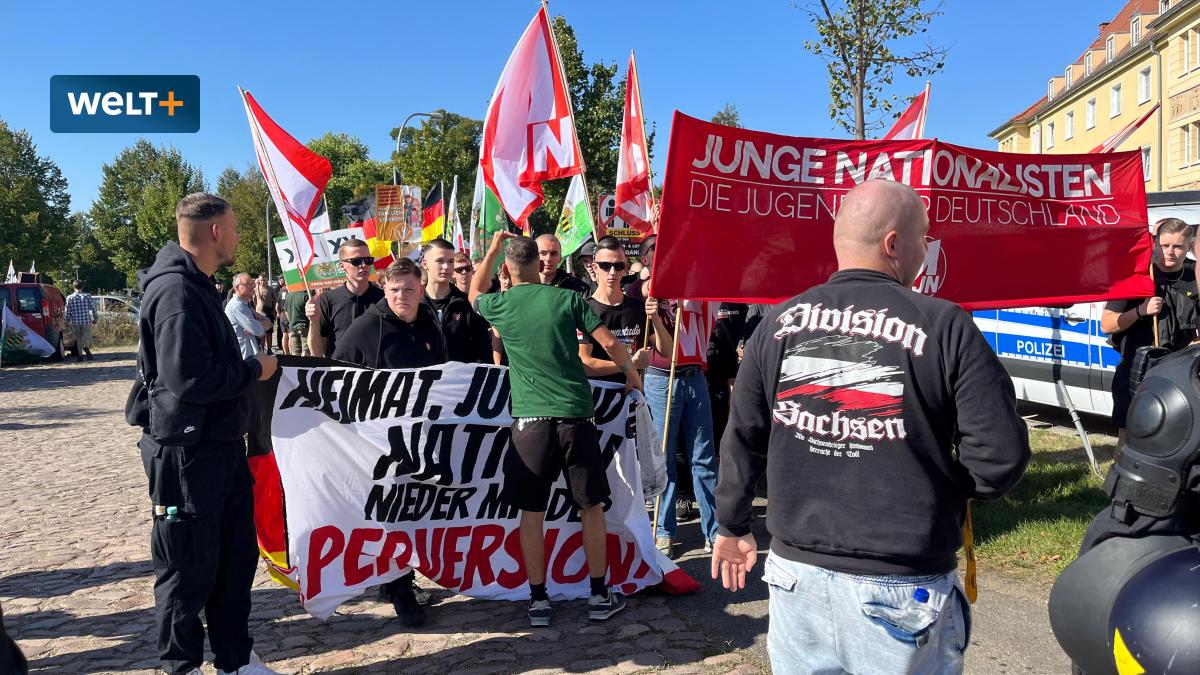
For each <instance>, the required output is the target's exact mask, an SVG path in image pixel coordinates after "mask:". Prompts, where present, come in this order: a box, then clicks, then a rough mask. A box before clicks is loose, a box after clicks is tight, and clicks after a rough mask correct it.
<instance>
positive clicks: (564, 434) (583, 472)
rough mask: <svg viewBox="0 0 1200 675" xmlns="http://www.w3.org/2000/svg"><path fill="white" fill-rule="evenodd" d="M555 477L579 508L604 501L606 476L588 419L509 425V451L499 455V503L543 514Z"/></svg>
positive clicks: (517, 421)
mask: <svg viewBox="0 0 1200 675" xmlns="http://www.w3.org/2000/svg"><path fill="white" fill-rule="evenodd" d="M559 474H562V475H564V476H566V479H567V487H568V488H569V489H570V491H571V498H572V499H574V501H575V504H576V505H577V506H579V507H580V508H587V507H589V506H595V505H597V504H600V503H602V502H603V501H604V500H605V499H607V498H608V495H609V490H608V475H607V473H606V470H605V467H604V459H603V457H601V456H600V441H599V438H598V436H597V433H596V425H595V423H593V422H592V420H590V419H553V418H542V417H539V418H530V419H515V420H513V423H512V450H511V451H510V452H509V453H508V454H507V455H506V456H505V457H504V490H503V494H504V500H505V501H506V502H507V503H509V504H512V505H513V506H516V507H517V508H519V509H521V510H522V511H535V512H542V511H545V510H546V506H547V504H548V503H549V502H550V490H551V488H553V486H554V481H556V480H558V476H559Z"/></svg>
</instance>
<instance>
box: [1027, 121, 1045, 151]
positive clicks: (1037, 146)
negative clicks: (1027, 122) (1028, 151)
mask: <svg viewBox="0 0 1200 675" xmlns="http://www.w3.org/2000/svg"><path fill="white" fill-rule="evenodd" d="M1029 143H1030V145H1032V146H1033V154H1035V155H1036V154H1037V153H1039V152H1041V151H1042V130H1041V129H1040V128H1039V127H1034V129H1033V133H1032V134H1031V135H1030V137H1029Z"/></svg>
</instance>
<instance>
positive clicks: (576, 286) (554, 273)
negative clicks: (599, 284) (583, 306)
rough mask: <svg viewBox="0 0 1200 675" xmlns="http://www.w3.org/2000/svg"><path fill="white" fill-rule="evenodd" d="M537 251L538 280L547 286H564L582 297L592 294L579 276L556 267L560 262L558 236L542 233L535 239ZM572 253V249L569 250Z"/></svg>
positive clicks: (560, 249)
mask: <svg viewBox="0 0 1200 675" xmlns="http://www.w3.org/2000/svg"><path fill="white" fill-rule="evenodd" d="M535 241H536V243H537V252H538V281H539V282H540V283H543V284H546V285H547V286H555V287H558V288H565V289H567V290H568V291H575V292H576V293H579V294H580V295H582V296H583V297H584V298H587V297H588V296H590V295H591V294H592V291H591V289H590V288H588V285H587V284H585V283H583V281H581V280H580V279H579V277H576V276H572V275H570V274H567V273H566V272H564V271H563V270H560V269H558V266H559V264H560V263H562V258H563V254H562V244H561V243H559V241H558V237H556V236H554V235H552V234H543V235H542V236H540V237H538V238H537V239H536V240H535ZM571 253H574V251H571Z"/></svg>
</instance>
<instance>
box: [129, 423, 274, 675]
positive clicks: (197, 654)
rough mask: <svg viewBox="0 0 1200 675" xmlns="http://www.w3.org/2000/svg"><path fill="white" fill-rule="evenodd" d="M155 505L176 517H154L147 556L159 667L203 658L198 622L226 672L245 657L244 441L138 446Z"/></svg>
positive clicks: (250, 562)
mask: <svg viewBox="0 0 1200 675" xmlns="http://www.w3.org/2000/svg"><path fill="white" fill-rule="evenodd" d="M138 448H139V449H141V452H142V463H143V465H144V466H145V469H146V476H147V478H148V479H149V481H150V498H151V500H152V502H153V503H154V504H155V505H158V506H163V507H171V506H174V507H176V515H175V516H174V517H171V516H169V515H168V516H161V515H156V516H155V518H154V527H153V530H152V532H151V537H150V556H151V559H152V560H153V563H154V576H155V581H154V606H155V613H156V618H157V624H158V625H157V627H156V630H157V633H158V652H159V658H160V659H161V660H162V667H163V670H165V671H167V672H168V673H185V672H187V671H189V670H191V669H192V668H197V667H199V666H200V665H201V664H202V663H203V662H204V625H203V624H202V623H201V622H200V612H201V610H203V611H204V614H205V618H206V619H207V623H208V640H209V644H210V646H211V647H212V651H213V656H214V658H213V664H214V665H215V666H216V667H217V668H218V669H220V670H225V671H234V670H236V669H238V668H240V667H242V666H244V665H246V664H247V663H248V662H249V659H250V649H251V646H252V645H253V642H252V641H251V639H250V631H249V627H248V625H247V622H248V621H249V617H250V587H251V585H252V584H253V583H254V572H255V567H256V565H257V559H258V542H257V539H256V537H255V532H254V493H253V491H252V486H253V479H252V478H251V476H250V467H249V465H248V464H247V463H246V449H245V445H244V444H243V443H242V442H240V441H237V442H225V443H215V442H204V441H202V442H200V443H198V444H196V445H194V446H189V447H181V446H164V445H160V444H158V443H157V442H155V441H154V440H152V439H150V438H147V437H145V436H143V437H142V440H141V441H140V442H139V443H138Z"/></svg>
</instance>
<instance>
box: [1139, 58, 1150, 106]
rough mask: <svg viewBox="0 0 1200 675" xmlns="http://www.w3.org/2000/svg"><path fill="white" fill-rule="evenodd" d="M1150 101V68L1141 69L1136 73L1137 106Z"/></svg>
mask: <svg viewBox="0 0 1200 675" xmlns="http://www.w3.org/2000/svg"><path fill="white" fill-rule="evenodd" d="M1149 100H1150V68H1149V67H1146V68H1143V69H1142V70H1141V71H1140V72H1139V73H1138V105H1141V104H1143V103H1146V102H1147V101H1149Z"/></svg>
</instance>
